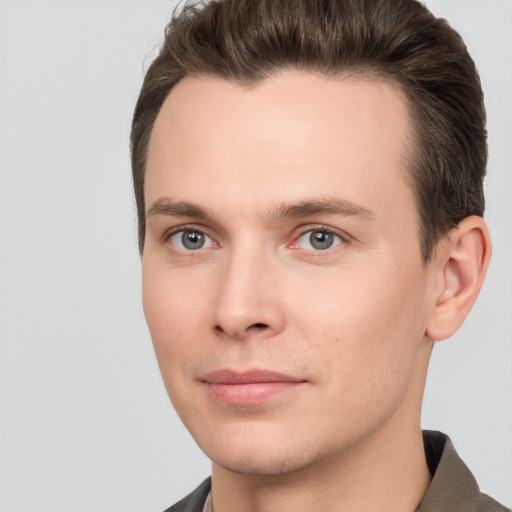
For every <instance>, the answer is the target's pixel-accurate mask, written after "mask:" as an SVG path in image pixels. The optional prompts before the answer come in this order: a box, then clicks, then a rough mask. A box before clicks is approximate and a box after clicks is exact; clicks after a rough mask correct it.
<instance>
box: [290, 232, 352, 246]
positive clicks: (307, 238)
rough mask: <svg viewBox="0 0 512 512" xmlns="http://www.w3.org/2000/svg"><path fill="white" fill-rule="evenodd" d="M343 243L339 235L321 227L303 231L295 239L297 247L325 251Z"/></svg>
mask: <svg viewBox="0 0 512 512" xmlns="http://www.w3.org/2000/svg"><path fill="white" fill-rule="evenodd" d="M341 243H343V239H342V238H341V236H339V235H336V234H335V233H332V232H331V231H326V230H323V229H315V230H313V231H308V232H306V233H304V234H303V235H302V236H301V237H300V238H299V239H298V240H297V247H300V248H301V249H310V250H315V251H325V250H327V249H331V248H332V247H335V246H337V245H340V244H341Z"/></svg>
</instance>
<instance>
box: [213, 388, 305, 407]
mask: <svg viewBox="0 0 512 512" xmlns="http://www.w3.org/2000/svg"><path fill="white" fill-rule="evenodd" d="M206 384H207V386H208V389H209V391H210V393H211V394H212V395H213V396H214V397H215V398H218V399H219V400H221V401H223V402H226V403H228V404H233V405H255V404H261V403H263V402H266V401H267V400H269V399H270V398H272V397H274V396H276V395H280V394H282V393H286V392H288V391H291V390H293V389H297V388H298V387H299V386H301V385H302V384H303V382H250V383H243V384H217V383H215V384H213V383H206Z"/></svg>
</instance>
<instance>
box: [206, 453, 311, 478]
mask: <svg viewBox="0 0 512 512" xmlns="http://www.w3.org/2000/svg"><path fill="white" fill-rule="evenodd" d="M241 452H242V453H240V452H239V453H237V454H236V456H232V457H229V456H226V455H225V454H223V455H221V456H219V457H215V456H212V457H210V459H211V460H212V462H214V463H215V464H217V465H218V466H221V467H222V468H224V469H226V470H228V471H231V472H233V473H239V474H242V475H260V476H278V475H284V474H290V473H293V472H295V471H298V470H300V469H303V468H304V467H305V466H306V465H307V461H306V458H305V457H303V456H297V454H294V455H292V456H286V455H285V454H276V453H275V451H274V453H272V451H270V450H260V451H259V453H257V454H256V453H253V452H252V450H248V451H247V452H245V453H244V451H243V450H241Z"/></svg>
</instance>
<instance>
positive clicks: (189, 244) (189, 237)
mask: <svg viewBox="0 0 512 512" xmlns="http://www.w3.org/2000/svg"><path fill="white" fill-rule="evenodd" d="M169 240H170V242H171V244H172V245H174V246H175V247H176V248H177V249H179V250H181V251H198V250H199V249H207V248H208V247H213V246H215V242H214V241H213V240H212V239H211V238H210V237H209V236H208V235H206V234H204V233H203V232H202V231H199V230H197V229H182V230H181V231H176V232H175V233H173V234H172V235H171V236H170V237H169Z"/></svg>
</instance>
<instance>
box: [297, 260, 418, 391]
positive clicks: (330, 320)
mask: <svg viewBox="0 0 512 512" xmlns="http://www.w3.org/2000/svg"><path fill="white" fill-rule="evenodd" d="M401 267H402V272H398V269H394V270H393V269H391V268H389V266H388V268H386V269H383V268H379V267H378V266H377V265H373V267H372V266H370V265H368V266H365V269H368V268H373V269H374V270H373V271H370V272H369V271H365V272H358V271H357V269H355V268H352V269H348V270H347V269H345V270H344V271H343V275H341V276H340V275H337V276H334V275H333V276H325V277H326V278H325V279H322V282H321V283H318V286H317V287H316V291H315V290H310V293H308V294H307V295H303V296H302V301H303V302H302V303H297V305H296V307H295V311H298V313H301V312H307V314H306V315H303V316H302V317H301V315H300V314H298V315H297V321H298V322H302V323H303V324H302V325H303V329H304V330H306V329H307V330H308V331H309V333H310V337H312V338H313V340H314V343H315V345H316V349H315V350H316V352H317V354H318V355H320V356H321V358H322V364H323V366H324V368H326V372H325V376H326V378H329V379H332V380H333V381H336V382H337V383H338V384H339V381H340V380H342V381H346V382H352V383H354V384H355V385H356V386H358V385H360V386H362V387H364V388H368V387H370V388H371V387H374V386H377V383H379V385H382V386H386V385H387V384H388V383H389V382H390V381H391V380H393V379H404V378H405V376H406V374H407V371H408V369H409V368H410V367H411V366H412V365H413V361H414V358H415V355H416V352H417V350H418V347H419V344H420V342H421V340H422V337H423V334H424V329H425V326H424V322H425V318H424V317H425V314H424V312H425V306H424V304H423V302H424V298H423V295H422V290H423V275H422V273H421V271H420V272H418V271H414V272H413V269H407V267H406V266H405V267H404V266H403V265H401ZM387 276H393V278H390V277H387ZM397 276H398V277H397Z"/></svg>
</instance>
